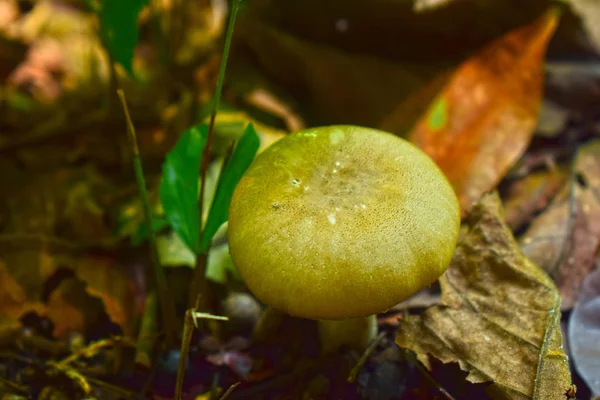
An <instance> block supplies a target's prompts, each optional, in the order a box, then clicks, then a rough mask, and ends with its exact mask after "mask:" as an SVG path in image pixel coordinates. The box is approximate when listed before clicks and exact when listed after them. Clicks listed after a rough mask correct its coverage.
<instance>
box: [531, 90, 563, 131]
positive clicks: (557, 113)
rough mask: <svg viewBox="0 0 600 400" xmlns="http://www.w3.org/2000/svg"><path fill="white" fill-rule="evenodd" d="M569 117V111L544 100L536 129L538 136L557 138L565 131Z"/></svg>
mask: <svg viewBox="0 0 600 400" xmlns="http://www.w3.org/2000/svg"><path fill="white" fill-rule="evenodd" d="M569 117H570V113H569V110H567V109H566V108H564V107H562V106H560V105H558V104H556V103H554V102H553V101H551V100H547V99H543V100H542V107H541V108H540V113H539V115H538V122H537V126H536V128H535V134H536V136H541V137H545V138H553V137H557V136H558V135H560V134H561V133H563V132H564V131H565V129H566V127H567V123H568V121H569Z"/></svg>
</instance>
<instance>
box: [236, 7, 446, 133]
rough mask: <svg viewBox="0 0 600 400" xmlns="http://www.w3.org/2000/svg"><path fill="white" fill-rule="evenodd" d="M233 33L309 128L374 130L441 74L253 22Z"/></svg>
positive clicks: (242, 22)
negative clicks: (296, 105)
mask: <svg viewBox="0 0 600 400" xmlns="http://www.w3.org/2000/svg"><path fill="white" fill-rule="evenodd" d="M236 32H237V35H238V36H239V40H240V41H243V42H244V44H245V46H247V47H249V48H250V51H251V53H253V56H254V58H255V59H256V62H257V63H258V64H259V67H260V68H261V69H262V70H263V71H264V72H265V73H266V74H268V75H269V77H270V78H271V79H272V80H273V81H275V82H277V83H279V84H280V85H283V86H285V87H286V88H287V89H289V91H290V92H291V93H292V94H293V95H294V96H295V98H297V99H299V102H300V103H301V104H302V105H303V106H304V107H305V109H304V110H302V111H304V114H305V115H306V116H307V117H308V118H307V119H309V122H308V124H309V125H310V124H331V123H350V124H357V125H364V126H373V127H378V126H380V125H381V124H382V123H383V121H384V120H385V119H386V118H387V117H388V115H389V114H390V113H392V112H393V111H394V109H395V108H396V107H397V106H398V104H399V103H401V102H402V100H403V99H405V98H406V97H407V96H408V95H410V94H412V93H413V92H415V91H416V90H417V89H419V88H420V87H421V86H422V85H423V84H424V83H426V82H428V81H429V80H430V79H432V78H433V77H434V76H435V75H436V74H437V73H438V72H439V70H440V68H439V67H437V66H433V65H432V64H428V65H427V66H423V65H398V64H395V63H393V62H390V61H386V60H384V59H381V58H378V57H374V56H371V55H367V54H356V53H349V52H348V53H347V52H344V51H342V50H338V49H336V48H333V47H329V46H325V45H318V44H315V43H311V42H308V41H305V40H302V39H300V38H297V37H294V36H292V35H290V34H288V33H286V32H285V31H283V30H281V29H278V28H275V27H273V26H269V25H267V24H264V23H261V22H260V21H256V20H254V19H252V20H250V19H248V18H246V19H242V20H240V23H239V26H236ZM412 122H413V123H414V121H412ZM399 133H402V132H399Z"/></svg>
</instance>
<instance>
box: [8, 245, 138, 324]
mask: <svg viewBox="0 0 600 400" xmlns="http://www.w3.org/2000/svg"><path fill="white" fill-rule="evenodd" d="M87 253H90V252H89V251H88V252H86V254H83V253H82V252H80V251H78V249H77V248H76V247H73V246H72V245H70V244H69V243H68V242H62V241H60V240H57V239H52V238H44V237H42V236H40V237H35V236H33V235H29V236H26V235H22V236H16V235H15V236H13V237H6V236H5V237H3V238H2V240H0V319H2V318H3V317H7V318H10V319H13V320H16V319H19V318H20V317H21V316H23V315H24V314H26V313H27V312H30V311H35V312H37V313H38V314H40V315H47V316H48V317H49V318H50V319H51V320H52V322H53V323H54V326H55V333H56V334H57V335H66V334H68V333H70V332H71V331H72V329H74V328H80V327H81V326H83V325H82V322H81V321H83V318H84V317H85V315H86V314H90V315H91V313H92V312H93V311H94V310H91V309H86V307H87V306H88V305H89V304H92V303H90V302H87V303H85V302H81V301H76V300H73V301H70V302H68V301H66V300H65V295H66V293H68V292H69V291H70V289H71V288H69V287H63V288H62V289H61V288H60V286H59V288H58V289H56V290H54V291H52V292H51V293H47V291H48V286H47V285H48V282H49V281H50V280H51V279H56V277H57V276H59V275H61V274H64V273H65V272H64V271H69V270H70V271H73V274H74V277H76V278H78V279H80V280H81V281H83V282H85V283H86V284H87V285H86V286H85V292H86V293H87V294H88V295H89V296H90V297H94V298H99V299H100V300H101V301H102V304H103V306H104V310H105V311H106V313H107V314H108V316H109V317H110V318H111V320H112V321H113V322H115V323H116V324H118V325H119V326H120V327H121V328H122V329H123V333H124V334H126V335H134V334H135V329H136V324H137V322H138V319H139V318H140V316H141V314H142V312H143V301H144V299H143V290H144V283H143V280H144V279H143V274H142V272H141V271H140V269H139V268H136V267H134V268H129V267H126V266H124V265H120V264H118V263H117V262H116V261H115V260H114V259H113V258H112V257H111V256H110V255H108V254H104V255H103V254H93V253H90V254H87ZM61 270H62V271H63V272H61ZM46 296H48V298H46ZM79 314H81V316H82V317H81V318H80V319H74V318H73V317H74V316H75V315H79ZM77 321H79V322H77ZM86 321H87V319H86Z"/></svg>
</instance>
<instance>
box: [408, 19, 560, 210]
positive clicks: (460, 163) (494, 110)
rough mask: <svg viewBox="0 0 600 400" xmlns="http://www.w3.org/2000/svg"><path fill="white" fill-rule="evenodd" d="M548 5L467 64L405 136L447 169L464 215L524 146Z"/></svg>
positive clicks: (538, 89)
mask: <svg viewBox="0 0 600 400" xmlns="http://www.w3.org/2000/svg"><path fill="white" fill-rule="evenodd" d="M558 17H559V15H558V12H557V11H555V10H551V11H549V12H548V13H546V14H545V15H544V16H543V17H541V18H540V19H539V20H537V21H535V22H534V23H532V24H531V25H529V26H525V27H522V28H519V29H517V30H514V31H512V32H510V33H508V34H507V35H505V36H503V37H501V38H500V39H498V40H496V41H494V42H493V43H491V44H490V45H488V46H487V47H485V48H484V49H483V50H482V51H481V52H479V54H477V55H476V56H474V57H473V58H471V59H469V60H468V61H466V62H465V63H464V64H463V65H462V66H461V67H460V68H459V69H458V70H457V71H456V72H455V74H454V76H453V77H452V78H451V79H450V82H449V83H448V84H447V85H446V87H445V89H444V90H443V91H442V93H441V94H440V95H439V96H438V98H437V99H436V100H435V101H434V102H433V103H432V106H431V107H430V109H429V111H428V112H427V113H425V115H424V116H423V118H422V119H421V120H420V121H419V122H418V123H417V125H416V127H415V128H414V131H413V132H412V134H411V135H410V139H411V141H413V142H414V143H415V144H417V145H418V146H419V147H421V148H422V149H423V150H425V152H426V153H428V154H429V155H430V156H431V157H432V158H433V159H434V160H435V161H436V162H437V164H438V165H439V166H440V167H441V168H442V170H443V171H444V172H445V173H446V175H447V176H448V178H449V179H450V182H451V183H452V184H453V186H454V188H455V189H456V192H457V194H458V196H459V198H460V203H461V208H462V210H463V214H465V213H466V212H467V211H468V210H469V208H470V207H471V205H472V204H473V203H474V202H475V201H477V199H478V198H479V197H480V196H481V195H482V194H483V193H485V192H486V191H488V190H490V189H492V188H494V187H496V185H497V184H498V182H500V180H501V179H502V177H503V176H504V175H505V174H506V173H507V171H508V170H509V169H510V167H511V166H512V165H513V164H514V163H515V162H516V161H517V159H518V158H519V157H520V156H521V154H522V153H523V152H524V151H525V149H526V147H527V145H528V144H529V141H530V139H531V136H532V134H533V130H534V128H535V126H536V118H537V114H538V110H539V107H540V101H541V97H542V77H543V74H542V66H543V61H544V55H545V51H546V45H547V43H548V41H549V39H550V38H551V37H552V34H553V32H554V30H555V28H556V25H557V23H558V19H559V18H558Z"/></svg>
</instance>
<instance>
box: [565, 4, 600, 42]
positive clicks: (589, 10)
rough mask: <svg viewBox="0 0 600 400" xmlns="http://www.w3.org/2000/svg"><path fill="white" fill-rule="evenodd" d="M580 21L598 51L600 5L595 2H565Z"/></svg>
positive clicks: (599, 40)
mask: <svg viewBox="0 0 600 400" xmlns="http://www.w3.org/2000/svg"><path fill="white" fill-rule="evenodd" d="M566 2H567V3H569V4H570V5H571V8H572V9H573V11H575V13H576V14H577V15H578V16H579V17H580V18H581V19H582V22H583V26H584V28H585V30H586V33H587V36H588V38H589V39H590V40H591V42H592V44H593V45H594V47H595V48H596V51H600V3H598V1H597V0H566Z"/></svg>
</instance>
